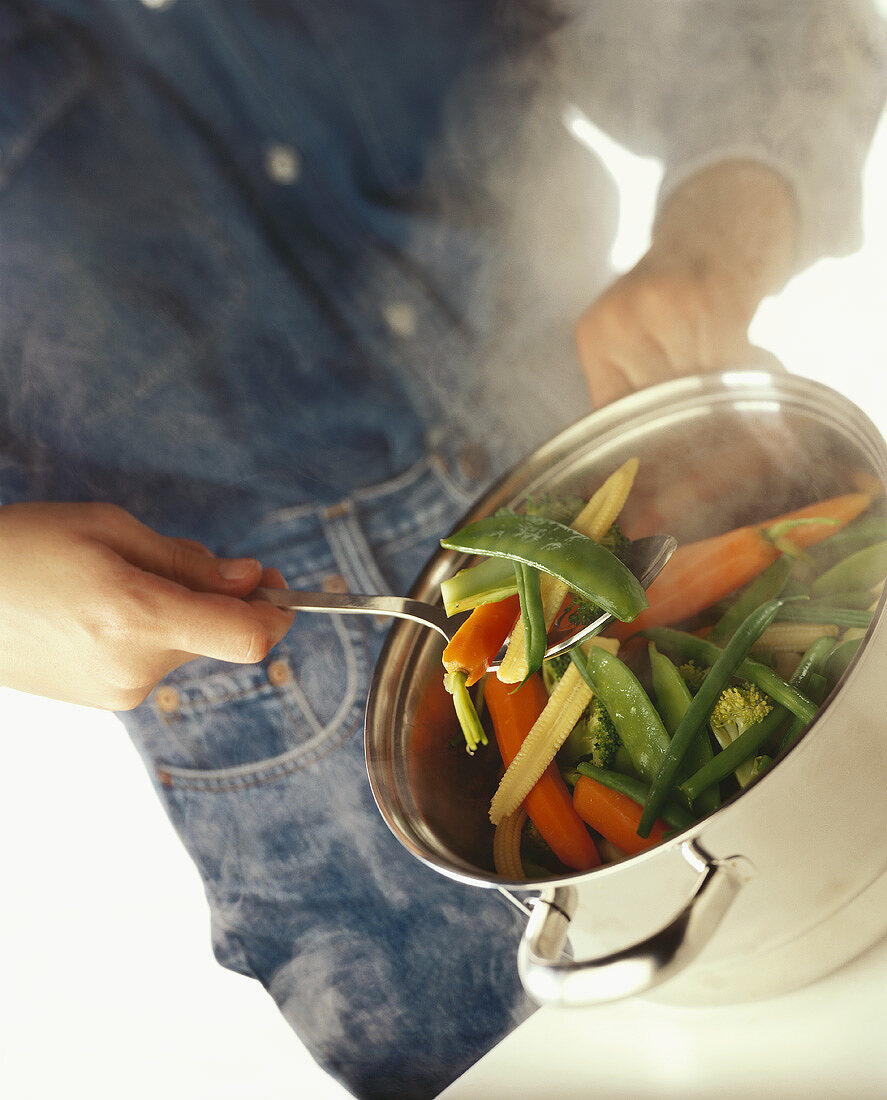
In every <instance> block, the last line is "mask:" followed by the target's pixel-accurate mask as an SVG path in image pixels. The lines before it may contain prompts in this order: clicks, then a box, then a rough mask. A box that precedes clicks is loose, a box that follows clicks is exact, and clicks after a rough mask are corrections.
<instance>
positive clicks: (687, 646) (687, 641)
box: [640, 626, 816, 722]
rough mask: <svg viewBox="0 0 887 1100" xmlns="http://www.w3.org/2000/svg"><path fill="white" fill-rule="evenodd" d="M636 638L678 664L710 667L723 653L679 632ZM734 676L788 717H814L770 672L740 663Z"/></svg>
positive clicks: (659, 629)
mask: <svg viewBox="0 0 887 1100" xmlns="http://www.w3.org/2000/svg"><path fill="white" fill-rule="evenodd" d="M640 634H641V635H642V636H643V637H644V638H646V639H647V640H648V641H651V642H655V643H656V646H657V647H658V648H659V649H663V650H665V651H666V653H669V654H675V655H677V656H679V657H680V659H681V661H696V662H697V663H698V664H703V665H713V664H714V663H715V661H717V659H718V658H719V657H720V655H721V654H722V653H723V652H724V650H722V649H721V647H720V646H716V645H714V644H713V643H712V642H709V641H708V640H707V639H706V638H697V637H696V636H695V635H693V634H686V633H684V632H683V631H681V630H672V629H671V628H670V627H667V626H651V627H648V628H647V629H646V630H642V631H640ZM736 675H737V676H740V677H742V679H744V680H748V682H749V683H750V684H755V685H756V686H757V687H759V688H760V689H761V691H763V692H764V694H765V695H769V696H770V698H771V699H772V700H773V701H774V702H775V703H781V704H782V705H783V706H785V707H788V709H789V710H790V711H791V712H792V714H797V715H798V716H799V717H801V718H805V717H806V719H807V721H808V722H809V721H810V720H811V719H812V718H813V717H814V715H815V714H816V705H815V704H814V703H812V702H811V701H810V700H809V699H807V698H805V696H804V695H802V694H801V693H800V692H799V691H798V690H797V689H796V688H795V687H793V686H792V685H791V684H787V683H786V682H785V680H783V679H782V677H781V676H777V675H776V673H775V672H774V671H773V669H772V668H768V667H767V665H762V664H761V663H760V662H759V661H752V660H750V659H748V658H746V660H744V661H743V662H742V663H741V664H740V665H739V667H738V668H737V669H736Z"/></svg>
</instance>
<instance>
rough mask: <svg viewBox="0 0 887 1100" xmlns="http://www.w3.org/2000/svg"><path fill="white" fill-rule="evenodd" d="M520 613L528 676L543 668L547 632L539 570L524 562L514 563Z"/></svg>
mask: <svg viewBox="0 0 887 1100" xmlns="http://www.w3.org/2000/svg"><path fill="white" fill-rule="evenodd" d="M514 575H515V578H516V580H517V594H518V598H519V599H520V613H521V619H522V620H523V624H524V645H525V649H526V656H527V675H531V674H532V673H534V672H536V671H537V670H538V669H540V668H541V667H542V661H543V660H544V659H545V645H546V640H547V631H546V629H545V608H544V607H543V606H542V589H541V587H540V578H539V570H538V569H534V568H533V567H532V566H531V565H524V563H523V562H520V561H516V562H514Z"/></svg>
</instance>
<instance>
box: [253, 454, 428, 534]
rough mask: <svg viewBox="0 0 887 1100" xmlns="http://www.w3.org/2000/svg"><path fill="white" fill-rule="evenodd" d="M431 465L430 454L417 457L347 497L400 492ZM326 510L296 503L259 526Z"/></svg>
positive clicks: (363, 498)
mask: <svg viewBox="0 0 887 1100" xmlns="http://www.w3.org/2000/svg"><path fill="white" fill-rule="evenodd" d="M430 465H431V459H430V458H429V456H428V455H423V456H422V457H421V458H419V459H417V460H416V461H415V462H414V463H413V464H412V466H409V467H408V468H407V469H406V470H404V471H403V473H400V474H397V475H396V476H395V477H392V478H388V479H387V480H385V481H381V482H379V483H377V484H375V485H366V486H363V487H361V488H359V489H355V490H354V491H353V492H352V493H351V494H350V496H349V497H348V498H347V499H348V500H349V501H353V502H355V503H362V502H363V501H373V500H377V499H378V498H380V497H385V496H389V495H393V494H394V493H399V492H401V491H402V490H404V489H406V488H408V487H409V486H410V485H413V484H414V483H415V482H416V481H418V480H419V478H420V477H421V476H422V474H423V473H425V471H426V470H427V469H428V468H429V466H430ZM325 511H326V509H325V507H323V506H319V505H317V504H294V505H293V506H292V507H290V508H278V509H275V510H274V511H273V512H269V513H268V514H267V515H266V516H263V517H262V519H261V520H260V522H259V527H266V526H268V527H271V526H273V525H274V524H276V523H287V522H289V521H290V520H294V519H304V518H305V517H309V516H313V517H316V518H317V519H318V521H320V520H321V518H322V516H323V514H324V512H325Z"/></svg>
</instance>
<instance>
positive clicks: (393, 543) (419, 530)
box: [379, 501, 451, 554]
mask: <svg viewBox="0 0 887 1100" xmlns="http://www.w3.org/2000/svg"><path fill="white" fill-rule="evenodd" d="M450 504H451V502H450V501H445V502H443V503H441V504H440V505H439V506H437V507H435V508H433V509H429V510H428V511H427V512H423V513H422V519H423V520H424V523H420V524H418V525H417V526H416V528H415V530H410V531H405V532H403V533H401V534H395V535H394V537H392V538H391V539H386V540H385V541H383V542H381V543H380V544H379V550H380V552H382V553H384V554H396V553H398V552H399V551H401V550H406V549H409V548H410V547H411V546H415V544H416V543H417V542H419V541H420V540H423V539H426V538H427V537H428V531H429V528H430V527H432V526H434V527H437V517H438V516H440V517H441V519H443V518H444V517H445V516H446V515H447V513H448V511H449V505H450Z"/></svg>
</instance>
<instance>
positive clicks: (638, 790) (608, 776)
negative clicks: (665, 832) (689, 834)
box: [576, 760, 696, 829]
mask: <svg viewBox="0 0 887 1100" xmlns="http://www.w3.org/2000/svg"><path fill="white" fill-rule="evenodd" d="M576 770H577V771H579V772H581V773H582V774H583V775H587V776H588V777H589V779H596V780H597V781H598V783H600V784H601V785H602V786H604V787H609V788H610V790H611V791H618V792H619V794H624V795H626V796H627V797H628V798H630V799H631V800H632V801H633V802H637V804H638V805H639V806H643V804H644V802H645V801H646V799H647V795H648V793H649V790H650V788H649V786H648V785H647V784H646V783H645V782H644V781H643V780H642V779H634V778H633V777H632V776H630V775H623V774H622V773H621V772H614V771H611V770H610V769H609V768H599V767H597V766H596V765H595V764H592V763H591V762H590V761H588V760H580V762H579V763H578V764H577V765H576ZM659 816H660V818H661V819H662V820H663V821H664V822H665V824H666V825H671V826H672V828H674V829H686V828H688V827H689V826H690V825H693V824H695V822H696V817H695V816H694V815H693V814H692V813H690V811H689V810H686V809H684V807H683V806H679V805H678V804H677V802H672V801H668V802H666V803H665V805H664V806H663V807H662V812H661V813H660V815H659Z"/></svg>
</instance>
